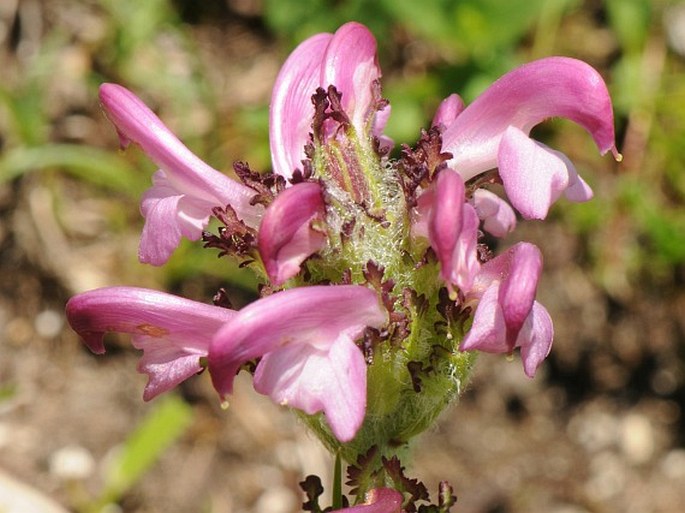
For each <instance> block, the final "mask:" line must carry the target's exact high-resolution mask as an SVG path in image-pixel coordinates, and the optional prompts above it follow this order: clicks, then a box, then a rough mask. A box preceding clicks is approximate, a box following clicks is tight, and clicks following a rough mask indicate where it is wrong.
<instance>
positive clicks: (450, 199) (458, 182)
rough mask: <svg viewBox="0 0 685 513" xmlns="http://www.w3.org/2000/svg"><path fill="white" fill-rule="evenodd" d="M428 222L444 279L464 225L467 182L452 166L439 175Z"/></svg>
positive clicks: (447, 275)
mask: <svg viewBox="0 0 685 513" xmlns="http://www.w3.org/2000/svg"><path fill="white" fill-rule="evenodd" d="M433 187H434V190H435V195H434V197H433V204H432V209H431V214H430V221H429V222H428V234H429V237H430V241H431V246H432V247H433V249H434V250H435V254H436V255H437V257H438V260H439V261H440V264H441V266H442V274H443V278H445V279H449V276H450V274H451V269H450V268H451V263H452V255H453V254H454V247H455V246H456V245H457V241H458V240H459V236H460V235H461V231H462V227H463V225H464V220H463V215H462V214H463V211H464V201H465V198H464V181H463V180H462V179H461V177H460V176H459V175H458V174H457V173H454V172H453V171H451V170H449V169H445V170H444V171H442V172H441V173H439V174H438V176H437V179H436V180H435V183H434V185H433Z"/></svg>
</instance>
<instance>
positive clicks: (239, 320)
mask: <svg viewBox="0 0 685 513" xmlns="http://www.w3.org/2000/svg"><path fill="white" fill-rule="evenodd" d="M67 319H68V321H69V324H70V325H71V327H72V328H73V329H74V331H76V332H77V333H78V334H79V335H81V337H83V339H84V341H85V343H86V345H87V346H88V347H89V348H90V349H91V350H92V351H93V352H95V353H98V354H99V353H103V352H104V351H105V348H104V345H103V342H102V340H103V336H104V334H105V333H106V332H112V331H113V332H119V333H128V334H130V335H132V338H133V345H134V347H136V348H138V349H142V350H143V357H142V358H141V360H140V363H139V365H138V370H139V371H140V372H144V373H146V374H147V375H148V377H149V381H148V384H147V387H146V388H145V393H144V395H143V397H144V399H145V400H149V399H152V398H153V397H155V396H157V395H159V394H160V393H162V392H165V391H167V390H170V389H171V388H173V387H174V386H176V385H178V384H179V383H181V382H182V381H184V380H185V379H187V378H189V377H190V376H192V375H194V374H197V373H198V372H200V371H201V370H202V366H201V365H200V358H201V357H208V361H209V371H210V373H211V375H212V381H213V383H214V385H215V387H216V389H217V391H218V392H219V393H220V394H221V395H226V394H230V393H231V392H232V389H233V379H234V377H235V375H236V373H237V372H238V370H239V368H240V366H241V365H242V364H243V363H246V362H248V361H250V360H253V359H255V358H261V360H260V361H259V364H258V365H257V369H256V372H255V376H254V386H255V389H256V390H257V391H258V392H260V393H262V394H265V395H268V396H270V397H271V398H272V399H273V400H274V401H275V402H277V403H279V404H284V405H288V406H291V407H293V408H298V409H300V410H302V411H304V412H305V413H307V414H310V415H313V414H315V413H317V412H320V411H323V412H324V413H325V415H326V418H327V420H328V423H329V425H330V426H331V430H332V431H333V434H334V435H335V436H336V437H338V439H339V440H341V441H349V440H351V439H352V438H353V437H354V435H355V433H356V432H357V430H358V429H359V426H361V423H362V421H363V420H364V413H365V409H366V362H365V361H364V356H363V354H362V352H361V350H360V349H359V348H358V347H357V346H356V344H355V340H356V339H357V338H359V337H360V336H361V335H362V333H363V331H364V328H366V326H371V327H376V328H379V327H381V326H383V325H384V324H385V323H386V322H387V313H386V312H385V310H384V309H383V308H382V307H381V306H380V304H379V302H378V298H377V296H376V293H375V292H373V291H372V290H370V289H367V288H366V287H362V286H358V285H341V286H314V287H303V288H298V289H290V290H286V291H283V292H279V293H276V294H273V295H271V296H268V297H265V298H263V299H260V300H258V301H255V302H254V303H252V304H250V305H249V306H246V307H245V308H243V309H242V310H240V311H237V312H235V311H232V310H228V309H225V308H220V307H217V306H209V305H204V304H202V303H197V302H195V301H190V300H187V299H183V298H180V297H177V296H173V295H170V294H165V293H163V292H156V291H153V290H148V289H139V288H133V287H111V288H104V289H98V290H93V291H90V292H85V293H83V294H79V295H77V296H75V297H73V298H72V299H71V300H69V302H68V303H67Z"/></svg>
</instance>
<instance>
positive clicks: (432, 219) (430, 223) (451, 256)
mask: <svg viewBox="0 0 685 513" xmlns="http://www.w3.org/2000/svg"><path fill="white" fill-rule="evenodd" d="M417 203H418V204H417V211H418V219H416V220H415V224H414V228H413V230H414V233H415V234H416V235H423V236H426V235H427V236H428V240H429V241H430V245H431V247H432V248H433V250H434V251H435V254H436V256H437V257H438V261H439V262H440V277H441V278H442V279H443V280H444V281H445V283H447V286H448V289H450V292H452V285H453V284H454V285H456V286H457V287H459V289H460V290H462V291H467V290H469V289H470V288H471V287H472V285H473V280H474V277H475V276H476V273H478V269H479V268H480V263H479V262H478V254H477V251H476V245H477V242H478V216H477V214H476V210H474V208H473V207H472V206H471V205H470V204H468V203H466V202H465V197H464V182H463V180H462V179H461V177H460V176H459V175H458V174H457V173H455V172H454V171H452V170H451V169H444V170H442V171H441V172H440V173H439V174H438V176H437V178H436V179H435V181H434V183H433V185H432V187H431V188H430V189H429V190H428V191H426V192H424V193H423V194H422V195H421V196H419V199H418V202H417ZM426 232H427V233H426Z"/></svg>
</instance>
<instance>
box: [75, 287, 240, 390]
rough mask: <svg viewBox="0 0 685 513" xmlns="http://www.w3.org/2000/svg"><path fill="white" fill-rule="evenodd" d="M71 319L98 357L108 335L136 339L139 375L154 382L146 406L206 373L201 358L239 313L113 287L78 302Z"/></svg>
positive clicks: (96, 292) (149, 387)
mask: <svg viewBox="0 0 685 513" xmlns="http://www.w3.org/2000/svg"><path fill="white" fill-rule="evenodd" d="M66 315H67V320H68V321H69V324H70V325H71V327H72V328H73V329H74V331H76V332H77V333H78V334H79V335H80V336H81V337H82V338H83V339H84V342H85V343H86V345H87V346H88V347H89V348H90V349H91V351H93V352H94V353H98V354H101V353H104V352H105V346H104V344H103V337H104V335H105V333H107V332H118V333H128V334H130V335H132V339H133V345H134V346H135V347H136V348H137V349H142V350H143V357H142V358H141V360H140V363H139V365H138V370H139V371H140V372H143V373H145V374H147V375H148V378H149V381H148V384H147V386H146V388H145V393H144V395H143V398H144V399H145V400H146V401H147V400H149V399H152V398H153V397H155V396H156V395H158V394H160V393H162V392H164V391H166V390H169V389H171V388H173V387H174V386H176V385H178V384H179V383H180V382H182V381H184V380H185V379H187V378H188V377H190V376H192V375H193V374H196V373H197V372H199V371H200V370H202V367H201V366H200V364H199V359H200V357H201V356H206V355H207V351H208V348H209V343H210V340H211V338H212V336H213V335H214V334H215V333H216V331H217V330H218V329H219V328H220V327H221V326H222V325H223V324H224V323H225V322H227V321H228V320H230V319H231V318H232V317H234V316H235V312H233V311H231V310H227V309H225V308H219V307H216V306H210V305H205V304H202V303H197V302H195V301H190V300H188V299H183V298H180V297H178V296H173V295H171V294H165V293H163V292H157V291H154V290H148V289H141V288H134V287H109V288H103V289H97V290H92V291H89V292H85V293H83V294H79V295H77V296H74V297H73V298H71V299H70V300H69V302H68V303H67V307H66Z"/></svg>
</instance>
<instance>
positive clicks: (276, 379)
mask: <svg viewBox="0 0 685 513" xmlns="http://www.w3.org/2000/svg"><path fill="white" fill-rule="evenodd" d="M254 387H255V390H257V392H259V393H260V394H264V395H268V396H270V397H271V398H272V399H273V400H274V401H275V402H276V403H278V404H281V405H287V406H290V407H293V408H297V409H300V410H302V411H304V412H305V413H307V414H309V415H313V414H315V413H317V412H320V411H323V412H324V414H325V415H326V419H327V421H328V423H329V425H330V426H331V430H332V431H333V434H334V435H335V437H336V438H337V439H338V440H340V441H342V442H347V441H349V440H351V439H352V438H354V435H355V434H356V432H357V430H358V429H359V426H360V425H361V423H362V422H363V420H364V412H365V410H366V362H365V361H364V356H363V355H362V353H361V351H360V350H359V348H358V347H357V346H356V344H355V343H354V341H353V340H351V339H350V338H347V337H345V336H341V337H339V339H338V340H336V341H335V342H334V343H333V344H332V345H331V347H330V348H329V349H327V350H324V349H318V348H316V347H313V346H310V345H307V344H293V345H286V346H283V347H281V348H279V349H276V350H275V351H273V352H271V353H268V354H267V355H265V356H264V357H263V358H262V360H261V361H260V362H259V365H258V367H257V371H256V372H255V377H254Z"/></svg>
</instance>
